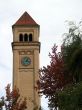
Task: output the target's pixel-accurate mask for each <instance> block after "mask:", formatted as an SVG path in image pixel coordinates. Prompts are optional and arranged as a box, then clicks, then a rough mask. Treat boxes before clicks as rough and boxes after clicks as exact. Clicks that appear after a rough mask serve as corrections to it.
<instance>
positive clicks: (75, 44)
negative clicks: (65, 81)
mask: <svg viewBox="0 0 82 110" xmlns="http://www.w3.org/2000/svg"><path fill="white" fill-rule="evenodd" d="M69 24H70V27H69V32H68V33H66V34H65V39H64V41H63V44H62V50H61V52H62V55H63V60H64V64H65V66H66V68H67V69H68V71H69V74H71V77H72V78H73V79H72V80H73V82H74V83H76V82H79V81H80V80H82V34H81V32H80V30H79V28H80V26H82V25H81V22H80V23H79V26H76V25H75V24H74V22H69ZM77 30H78V31H77ZM76 32H77V33H76Z"/></svg>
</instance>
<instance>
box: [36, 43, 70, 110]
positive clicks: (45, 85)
mask: <svg viewBox="0 0 82 110" xmlns="http://www.w3.org/2000/svg"><path fill="white" fill-rule="evenodd" d="M49 57H50V58H51V61H50V65H47V67H43V68H41V69H40V74H39V77H40V80H39V81H37V84H38V89H39V93H40V94H43V95H45V96H46V97H47V98H48V102H49V103H48V105H49V107H50V108H54V107H55V109H57V107H58V98H57V93H58V91H60V90H62V89H63V88H64V87H65V85H67V84H69V83H70V82H72V79H71V76H69V74H67V72H68V71H67V69H66V68H64V67H65V64H64V62H63V57H62V52H57V46H56V45H54V46H53V48H52V53H49ZM67 75H68V76H67ZM65 76H66V77H65Z"/></svg>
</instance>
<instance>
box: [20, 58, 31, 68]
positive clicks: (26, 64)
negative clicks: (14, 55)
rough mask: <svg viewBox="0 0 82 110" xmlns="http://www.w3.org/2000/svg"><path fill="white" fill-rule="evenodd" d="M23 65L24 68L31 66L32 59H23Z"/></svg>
mask: <svg viewBox="0 0 82 110" xmlns="http://www.w3.org/2000/svg"><path fill="white" fill-rule="evenodd" d="M21 63H22V64H23V65H24V66H28V65H29V64H31V59H30V58H29V57H27V56H26V57H23V58H22V60H21Z"/></svg>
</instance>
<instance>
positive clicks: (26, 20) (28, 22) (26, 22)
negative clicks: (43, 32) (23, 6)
mask: <svg viewBox="0 0 82 110" xmlns="http://www.w3.org/2000/svg"><path fill="white" fill-rule="evenodd" d="M13 26H39V25H38V24H37V23H36V22H35V21H34V20H33V18H32V17H31V16H30V15H29V14H28V13H27V12H24V14H23V15H22V16H21V17H20V18H19V19H18V20H17V22H16V23H15V24H14V25H13Z"/></svg>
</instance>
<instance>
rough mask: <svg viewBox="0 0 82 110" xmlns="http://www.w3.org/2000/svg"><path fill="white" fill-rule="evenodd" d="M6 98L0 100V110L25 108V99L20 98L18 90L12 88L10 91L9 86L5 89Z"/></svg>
mask: <svg viewBox="0 0 82 110" xmlns="http://www.w3.org/2000/svg"><path fill="white" fill-rule="evenodd" d="M5 90H6V97H1V98H0V110H3V107H4V108H5V110H25V109H26V108H27V101H26V98H24V99H22V98H20V93H19V90H18V89H17V88H16V87H14V89H13V90H12V91H11V90H10V84H8V85H7V87H6V89H5Z"/></svg>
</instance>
